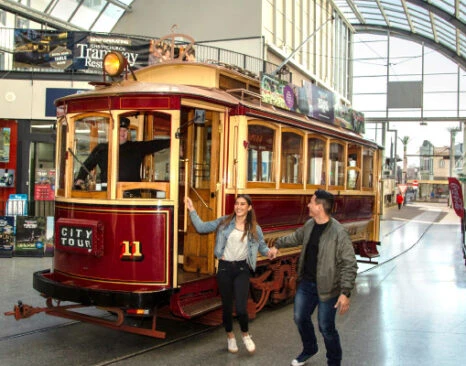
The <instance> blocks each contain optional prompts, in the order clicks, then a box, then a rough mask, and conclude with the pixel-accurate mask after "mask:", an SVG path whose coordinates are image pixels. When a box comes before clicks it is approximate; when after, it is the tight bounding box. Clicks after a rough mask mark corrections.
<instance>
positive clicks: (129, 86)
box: [55, 62, 383, 149]
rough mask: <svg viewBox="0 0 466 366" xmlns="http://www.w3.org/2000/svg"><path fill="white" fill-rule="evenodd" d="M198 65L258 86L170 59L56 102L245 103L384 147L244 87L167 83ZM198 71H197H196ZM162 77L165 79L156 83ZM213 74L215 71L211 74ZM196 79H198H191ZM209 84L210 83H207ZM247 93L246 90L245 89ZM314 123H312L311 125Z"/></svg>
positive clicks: (252, 110) (268, 115)
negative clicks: (169, 99) (146, 98)
mask: <svg viewBox="0 0 466 366" xmlns="http://www.w3.org/2000/svg"><path fill="white" fill-rule="evenodd" d="M193 68H196V69H197V70H198V71H199V70H200V69H201V68H204V69H205V70H208V71H210V72H211V71H214V72H215V75H217V76H218V75H219V74H224V75H227V76H229V77H234V78H236V79H238V80H240V79H242V80H243V81H245V82H247V83H248V84H251V85H256V86H259V82H258V80H256V79H253V78H251V77H249V76H247V75H243V74H241V73H240V72H238V71H236V70H232V69H229V68H227V67H224V66H222V65H212V64H208V63H207V64H206V63H180V62H168V63H165V64H158V65H153V66H149V67H146V68H143V69H140V70H138V71H136V77H137V78H138V79H143V81H136V80H129V79H125V80H122V81H121V82H116V83H112V84H109V85H97V86H96V89H95V90H90V91H86V92H83V93H79V94H72V95H69V96H66V97H62V98H59V99H57V100H55V105H57V106H58V105H61V104H64V103H66V101H69V100H76V99H87V98H96V97H102V96H114V97H118V96H123V95H125V96H127V95H131V94H133V95H141V94H152V95H171V96H176V95H178V96H180V97H183V98H199V99H203V100H207V101H211V102H215V103H219V104H222V105H225V106H229V107H231V108H236V107H240V106H243V107H245V108H246V114H247V115H249V116H255V117H257V118H264V119H266V120H269V121H280V122H281V123H283V124H285V125H289V126H294V127H298V128H304V129H306V130H311V131H313V132H315V133H325V134H329V135H331V136H334V137H335V138H340V139H344V140H347V141H354V142H358V143H363V144H365V145H369V146H372V147H374V148H379V149H383V147H382V146H380V145H378V144H376V143H375V142H373V141H370V140H367V139H365V138H363V137H362V136H360V135H359V134H357V133H356V132H354V131H351V130H348V129H344V128H343V127H340V126H334V125H331V124H328V123H325V122H321V121H317V120H314V119H311V118H309V117H307V116H305V115H303V114H298V113H296V112H293V111H287V110H284V109H280V108H277V107H275V106H273V105H270V104H267V103H264V102H262V101H261V98H260V95H257V94H255V93H252V94H255V96H252V97H251V95H250V94H248V93H246V95H245V94H243V93H242V91H243V90H242V89H235V90H232V91H230V92H228V91H224V90H222V89H219V88H218V87H207V86H205V85H186V84H181V83H176V81H175V83H168V82H167V81H168V80H171V78H172V77H173V75H174V74H176V75H177V77H178V79H177V80H178V82H180V80H183V75H188V74H189V70H191V71H192V70H193ZM194 74H198V73H194ZM200 74H201V75H202V78H207V79H209V74H205V73H202V71H201V72H200ZM159 77H160V78H161V79H162V81H164V82H156V80H158V79H159ZM210 77H212V74H210ZM191 81H192V82H194V83H195V82H197V80H191ZM206 84H207V85H209V82H207V83H206ZM244 91H245V92H247V90H244ZM311 123H312V125H311Z"/></svg>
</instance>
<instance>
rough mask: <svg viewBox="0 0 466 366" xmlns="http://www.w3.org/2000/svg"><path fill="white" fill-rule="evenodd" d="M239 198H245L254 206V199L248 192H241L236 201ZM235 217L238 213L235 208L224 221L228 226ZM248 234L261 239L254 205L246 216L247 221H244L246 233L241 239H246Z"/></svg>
mask: <svg viewBox="0 0 466 366" xmlns="http://www.w3.org/2000/svg"><path fill="white" fill-rule="evenodd" d="M238 198H244V199H245V200H246V202H247V203H248V205H249V206H252V200H251V197H250V196H249V195H248V194H239V195H238V196H237V197H236V200H235V203H236V201H238ZM235 217H236V213H235V210H233V212H232V213H231V214H230V215H228V217H227V218H226V219H225V220H224V221H223V225H224V226H228V225H229V224H230V222H231V221H232V220H233V219H234V218H235ZM246 235H248V236H249V235H251V236H252V237H253V238H254V239H256V240H259V237H258V235H257V220H256V213H255V212H254V207H251V209H250V210H249V211H248V214H247V216H246V222H245V223H244V233H243V236H242V237H241V240H244V238H245V237H246Z"/></svg>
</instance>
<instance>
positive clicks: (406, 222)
mask: <svg viewBox="0 0 466 366" xmlns="http://www.w3.org/2000/svg"><path fill="white" fill-rule="evenodd" d="M441 214H442V212H441V211H439V213H438V215H437V216H436V217H435V218H433V219H432V220H430V221H428V224H427V227H426V228H425V229H424V230H423V231H422V233H421V234H420V235H419V237H418V238H417V239H416V240H415V241H414V242H413V243H412V244H411V245H409V246H408V247H406V248H405V249H403V250H402V251H401V252H399V253H397V254H395V255H392V256H390V257H389V258H387V259H386V260H384V261H381V262H378V263H377V264H374V266H372V267H370V268H367V269H365V270H363V271H361V272H359V274H358V275H361V274H364V273H367V272H370V271H372V270H374V269H376V268H378V267H380V266H382V265H384V264H387V263H389V262H391V261H393V260H395V259H396V258H398V257H400V256H402V255H403V254H406V253H407V252H409V251H410V250H411V249H413V248H414V247H415V246H416V245H417V244H419V242H420V241H421V240H422V238H423V237H424V235H425V234H426V233H427V232H428V231H429V230H430V228H431V227H432V226H433V225H434V224H435V223H436V220H437V218H438V217H439V216H441ZM414 219H415V218H412V219H407V220H405V221H404V222H403V223H402V224H401V225H398V226H397V227H395V228H393V229H392V230H391V231H389V232H387V233H386V234H385V235H384V236H383V237H384V238H388V237H390V235H392V234H393V233H395V232H396V231H398V230H400V229H402V228H404V227H405V226H406V225H408V224H409V223H411V222H412V221H413V220H414ZM424 223H426V222H425V221H424Z"/></svg>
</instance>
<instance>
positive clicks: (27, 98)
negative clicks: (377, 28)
mask: <svg viewBox="0 0 466 366" xmlns="http://www.w3.org/2000/svg"><path fill="white" fill-rule="evenodd" d="M47 88H73V89H93V87H91V86H90V85H89V84H88V83H87V82H76V81H75V82H71V81H49V80H34V81H32V80H11V79H10V80H5V79H1V80H0V111H1V112H0V117H1V118H2V119H40V120H44V119H50V120H54V119H55V118H53V117H46V116H45V102H46V100H45V94H46V89H47Z"/></svg>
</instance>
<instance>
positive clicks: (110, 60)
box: [104, 51, 127, 76]
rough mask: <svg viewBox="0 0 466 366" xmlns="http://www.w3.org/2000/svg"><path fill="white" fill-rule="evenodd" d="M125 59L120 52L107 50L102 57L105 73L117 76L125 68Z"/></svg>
mask: <svg viewBox="0 0 466 366" xmlns="http://www.w3.org/2000/svg"><path fill="white" fill-rule="evenodd" d="M126 64H127V60H126V59H125V57H124V56H123V55H122V54H121V53H120V52H115V51H112V52H109V53H107V54H106V55H105V57H104V70H105V72H106V73H107V75H110V76H118V75H120V74H121V73H122V72H123V70H124V69H125V67H126Z"/></svg>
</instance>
